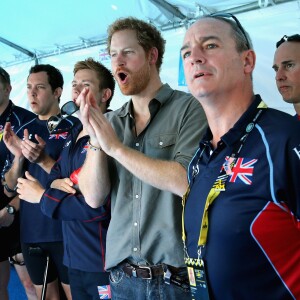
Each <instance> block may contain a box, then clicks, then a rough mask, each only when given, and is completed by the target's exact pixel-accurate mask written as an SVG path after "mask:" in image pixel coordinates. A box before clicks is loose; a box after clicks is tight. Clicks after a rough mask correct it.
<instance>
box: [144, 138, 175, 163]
mask: <svg viewBox="0 0 300 300" xmlns="http://www.w3.org/2000/svg"><path fill="white" fill-rule="evenodd" d="M176 139H177V135H176V134H161V135H157V136H153V137H151V138H148V139H147V141H146V143H145V145H146V147H145V154H147V155H149V156H151V157H155V158H161V159H168V158H170V157H172V156H173V149H174V145H175V143H176Z"/></svg>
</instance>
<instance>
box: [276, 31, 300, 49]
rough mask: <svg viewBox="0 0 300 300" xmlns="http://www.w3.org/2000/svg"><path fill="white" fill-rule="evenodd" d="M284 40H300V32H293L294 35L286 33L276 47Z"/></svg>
mask: <svg viewBox="0 0 300 300" xmlns="http://www.w3.org/2000/svg"><path fill="white" fill-rule="evenodd" d="M284 42H298V43H299V42H300V34H293V35H290V36H288V35H284V36H283V37H282V38H281V39H280V40H279V41H278V42H277V43H276V48H278V47H279V46H280V45H281V44H283V43H284Z"/></svg>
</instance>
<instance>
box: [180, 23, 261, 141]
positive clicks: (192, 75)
mask: <svg viewBox="0 0 300 300" xmlns="http://www.w3.org/2000/svg"><path fill="white" fill-rule="evenodd" d="M181 56H182V58H183V63H184V71H185V77H186V80H187V84H188V87H189V90H190V91H191V93H192V94H193V95H194V97H195V98H197V99H198V101H199V102H200V103H201V105H202V106H203V109H204V111H205V113H206V116H207V119H208V123H209V126H210V128H211V130H212V133H213V139H212V141H211V142H212V145H213V146H214V147H216V145H217V143H218V142H219V140H220V138H221V136H223V135H224V134H225V133H226V132H227V131H228V130H229V129H230V128H231V127H232V126H233V125H234V124H235V123H236V121H237V120H238V119H239V118H240V117H241V115H242V114H243V113H244V112H245V111H246V109H247V108H248V107H249V105H250V104H251V102H252V98H253V91H252V80H251V73H252V71H253V69H254V65H255V53H254V51H253V50H247V51H244V52H242V53H238V52H237V50H236V46H235V42H234V39H233V37H232V36H231V29H230V26H229V25H228V24H227V23H225V22H222V21H220V20H216V19H213V18H210V19H201V20H199V21H197V22H196V23H194V24H193V25H192V26H191V27H190V28H189V29H188V31H187V32H186V35H185V38H184V41H183V46H182V48H181Z"/></svg>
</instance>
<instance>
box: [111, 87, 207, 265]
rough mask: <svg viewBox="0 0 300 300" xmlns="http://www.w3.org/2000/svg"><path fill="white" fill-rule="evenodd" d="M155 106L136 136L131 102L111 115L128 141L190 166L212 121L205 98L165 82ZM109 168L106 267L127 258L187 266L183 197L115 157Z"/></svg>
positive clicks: (156, 155) (148, 152)
mask: <svg viewBox="0 0 300 300" xmlns="http://www.w3.org/2000/svg"><path fill="white" fill-rule="evenodd" d="M149 110H150V113H151V119H150V121H149V124H148V125H147V127H146V128H145V129H144V131H143V132H142V133H141V134H139V136H138V137H136V136H135V135H134V134H133V127H134V119H133V117H132V102H131V101H129V102H127V103H126V104H124V105H123V106H122V107H121V108H120V109H118V110H116V111H113V112H109V113H108V114H107V115H106V116H107V118H108V119H109V120H110V122H111V124H112V126H113V128H114V129H115V131H116V133H117V135H118V137H119V139H120V140H121V141H122V142H123V144H125V145H127V146H128V147H130V148H132V149H135V150H137V151H140V152H142V153H144V154H145V155H147V156H149V157H152V158H157V159H161V160H169V161H176V162H178V163H180V164H181V165H182V166H183V167H184V168H185V169H187V167H188V164H189V162H190V160H191V158H192V156H193V154H194V152H195V151H196V148H197V147H198V143H199V141H200V138H201V137H202V135H203V133H204V130H205V128H206V125H207V123H206V117H205V114H204V111H203V109H202V107H201V106H200V104H199V102H198V101H197V100H196V99H195V98H193V97H192V96H191V95H190V94H187V93H184V92H181V91H175V90H172V89H171V88H170V87H169V86H168V85H167V84H165V85H163V86H162V87H161V89H160V90H159V91H158V93H157V95H156V96H155V98H154V99H152V100H151V102H150V104H149ZM109 168H110V176H111V182H112V193H111V203H112V218H111V222H110V225H109V229H108V234H107V252H106V268H107V269H110V268H112V267H114V266H116V265H118V264H119V263H120V262H122V261H123V260H125V259H130V260H131V261H134V262H136V263H147V264H150V265H154V264H159V263H165V264H168V265H172V266H175V267H180V266H184V261H183V244H182V240H181V212H182V205H181V198H180V197H178V196H176V195H174V194H172V193H170V192H167V191H163V190H159V189H157V188H154V187H153V186H151V185H149V184H147V183H145V182H143V181H141V180H140V179H139V178H137V177H136V176H134V174H132V173H130V172H129V171H128V170H127V169H125V168H124V167H123V166H122V165H121V164H119V163H118V162H117V161H115V160H113V159H111V160H110V165H109ZM165 180H168V178H165Z"/></svg>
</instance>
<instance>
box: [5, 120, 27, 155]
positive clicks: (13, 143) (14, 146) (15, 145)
mask: <svg viewBox="0 0 300 300" xmlns="http://www.w3.org/2000/svg"><path fill="white" fill-rule="evenodd" d="M3 141H4V143H5V145H6V147H7V149H8V150H9V151H10V152H11V153H12V154H13V155H14V156H15V157H16V158H19V157H22V156H23V154H22V149H21V143H22V140H21V139H20V138H19V137H18V136H17V135H16V134H15V133H14V131H13V130H12V127H11V124H10V122H7V123H6V124H5V127H4V132H3Z"/></svg>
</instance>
